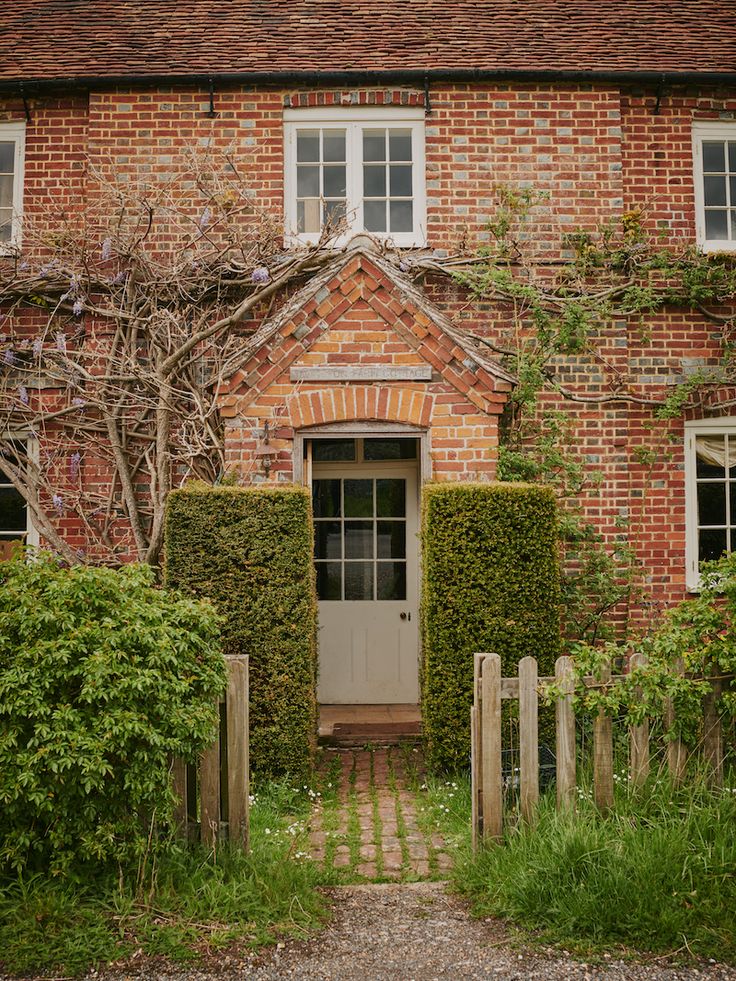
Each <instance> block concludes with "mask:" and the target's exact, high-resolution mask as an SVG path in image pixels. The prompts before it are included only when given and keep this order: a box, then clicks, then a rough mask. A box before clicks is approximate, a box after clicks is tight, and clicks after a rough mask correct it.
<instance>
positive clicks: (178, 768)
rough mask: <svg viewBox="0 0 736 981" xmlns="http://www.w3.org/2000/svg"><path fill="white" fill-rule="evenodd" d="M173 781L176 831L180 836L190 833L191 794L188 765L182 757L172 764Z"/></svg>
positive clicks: (184, 836) (183, 836)
mask: <svg viewBox="0 0 736 981" xmlns="http://www.w3.org/2000/svg"><path fill="white" fill-rule="evenodd" d="M171 783H172V789H173V791H174V796H175V797H176V804H175V805H174V823H175V825H176V833H177V834H178V835H179V837H180V838H186V837H187V836H188V834H189V808H188V806H187V805H188V803H189V800H188V798H189V794H188V792H187V765H186V763H185V762H184V760H182V759H175V760H174V761H173V763H172V764H171Z"/></svg>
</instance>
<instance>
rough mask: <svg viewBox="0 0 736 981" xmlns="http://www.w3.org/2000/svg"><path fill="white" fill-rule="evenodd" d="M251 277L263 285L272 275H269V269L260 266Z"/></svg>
mask: <svg viewBox="0 0 736 981" xmlns="http://www.w3.org/2000/svg"><path fill="white" fill-rule="evenodd" d="M250 278H251V280H252V281H253V282H254V283H257V284H258V285H259V286H263V285H265V284H266V283H268V282H270V281H271V276H270V275H269V272H268V269H266V267H265V266H258V268H257V269H254V270H253V272H252V273H251V274H250Z"/></svg>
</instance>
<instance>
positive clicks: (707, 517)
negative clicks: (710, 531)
mask: <svg viewBox="0 0 736 981" xmlns="http://www.w3.org/2000/svg"><path fill="white" fill-rule="evenodd" d="M725 523H726V485H725V484H724V483H718V484H698V524H700V525H725Z"/></svg>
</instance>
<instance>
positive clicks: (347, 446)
mask: <svg viewBox="0 0 736 981" xmlns="http://www.w3.org/2000/svg"><path fill="white" fill-rule="evenodd" d="M312 460H313V461H314V462H315V463H330V462H332V461H340V462H341V461H343V460H347V461H351V460H355V440H354V439H315V440H314V442H313V443H312Z"/></svg>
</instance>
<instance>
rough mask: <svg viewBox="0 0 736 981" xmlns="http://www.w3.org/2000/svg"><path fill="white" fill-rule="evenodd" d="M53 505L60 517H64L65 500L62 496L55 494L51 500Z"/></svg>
mask: <svg viewBox="0 0 736 981" xmlns="http://www.w3.org/2000/svg"><path fill="white" fill-rule="evenodd" d="M51 503H52V504H53V505H54V511H56V513H57V514H58V515H62V514H63V513H64V498H63V497H62V496H61V494H54V496H53V497H52V498H51Z"/></svg>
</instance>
